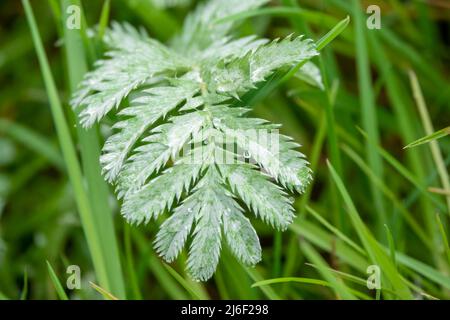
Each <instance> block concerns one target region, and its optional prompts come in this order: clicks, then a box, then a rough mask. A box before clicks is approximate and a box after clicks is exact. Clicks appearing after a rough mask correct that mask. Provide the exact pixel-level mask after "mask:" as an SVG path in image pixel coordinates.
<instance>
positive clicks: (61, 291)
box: [47, 261, 69, 300]
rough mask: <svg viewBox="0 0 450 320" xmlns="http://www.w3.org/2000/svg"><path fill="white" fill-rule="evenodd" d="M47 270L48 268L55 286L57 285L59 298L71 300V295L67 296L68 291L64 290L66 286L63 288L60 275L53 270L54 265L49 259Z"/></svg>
mask: <svg viewBox="0 0 450 320" xmlns="http://www.w3.org/2000/svg"><path fill="white" fill-rule="evenodd" d="M47 270H48V274H49V275H50V279H51V280H52V283H53V286H54V287H55V290H56V294H57V295H58V297H59V299H61V300H69V297H68V296H67V294H66V292H65V291H64V288H63V286H62V284H61V282H60V281H59V279H58V276H57V275H56V272H55V271H54V270H53V268H52V265H51V264H50V262H48V261H47Z"/></svg>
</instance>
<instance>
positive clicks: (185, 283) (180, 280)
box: [164, 264, 208, 300]
mask: <svg viewBox="0 0 450 320" xmlns="http://www.w3.org/2000/svg"><path fill="white" fill-rule="evenodd" d="M164 267H165V268H166V270H167V271H169V273H170V274H171V275H172V277H174V278H175V280H177V281H178V283H179V284H181V286H182V287H183V288H184V289H186V291H187V292H189V294H190V295H191V296H192V298H194V299H197V300H207V299H208V297H207V296H205V295H203V294H201V293H200V292H199V291H197V290H194V289H193V288H192V285H191V284H190V283H189V281H187V280H186V279H185V278H183V276H182V275H180V274H179V273H178V272H177V271H176V270H175V269H174V268H172V267H171V266H169V265H168V264H164Z"/></svg>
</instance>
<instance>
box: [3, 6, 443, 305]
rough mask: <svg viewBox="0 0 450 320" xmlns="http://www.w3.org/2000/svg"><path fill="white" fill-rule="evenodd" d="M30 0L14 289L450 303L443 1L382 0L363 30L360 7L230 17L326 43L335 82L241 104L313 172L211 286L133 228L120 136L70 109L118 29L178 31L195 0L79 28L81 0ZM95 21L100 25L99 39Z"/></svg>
mask: <svg viewBox="0 0 450 320" xmlns="http://www.w3.org/2000/svg"><path fill="white" fill-rule="evenodd" d="M23 3H24V5H25V6H22V5H21V3H20V2H18V1H16V2H12V3H9V4H1V5H0V9H1V10H0V16H1V21H2V26H1V28H0V39H1V41H0V70H1V73H0V81H1V89H0V90H1V91H0V298H5V299H18V298H22V299H49V298H59V299H66V298H70V299H73V298H99V299H100V298H105V299H116V298H129V299H161V298H168V299H189V298H192V299H210V298H214V299H216V298H220V299H230V298H237V299H258V298H266V299H355V298H358V299H411V298H417V299H436V298H437V299H448V298H450V248H449V241H448V235H449V231H450V228H449V222H450V182H449V180H450V177H449V170H448V168H449V163H450V142H449V140H448V136H447V135H448V134H449V129H448V126H449V125H450V124H449V120H448V119H449V118H450V108H449V107H450V105H449V101H450V100H449V98H450V83H449V81H448V78H449V68H448V66H449V62H450V57H449V52H450V51H449V35H448V29H449V21H448V15H445V12H446V10H447V13H448V10H449V8H444V7H440V5H442V6H445V4H444V3H443V2H442V4H440V3H438V2H436V4H435V5H427V4H426V3H425V2H422V1H411V2H409V3H408V4H404V3H403V2H401V1H399V0H386V1H371V3H370V4H373V3H376V4H379V5H380V6H381V9H382V19H383V20H382V29H381V30H369V29H367V28H366V27H365V23H366V17H367V15H366V13H365V8H366V6H367V3H366V2H364V1H358V0H353V1H345V0H326V1H309V0H305V1H294V0H282V1H272V2H271V3H270V4H269V5H268V6H266V7H265V8H263V9H258V10H254V11H249V12H246V13H245V14H241V15H238V16H230V17H227V18H226V19H228V21H230V20H236V19H240V20H242V21H244V23H243V25H242V26H241V27H240V29H239V32H240V33H242V34H259V35H262V36H266V37H269V38H276V37H280V36H285V35H287V34H290V33H292V32H294V33H300V34H306V35H307V36H309V37H311V38H313V39H314V40H316V41H318V47H319V49H321V55H320V57H318V58H316V60H315V62H316V63H317V64H318V65H319V66H320V68H321V70H322V73H323V78H324V86H325V89H324V90H319V89H317V88H313V87H311V86H308V85H306V84H304V83H302V82H300V81H299V80H298V79H295V78H293V77H291V76H292V74H293V72H294V71H295V70H292V71H291V72H290V73H288V74H284V75H276V76H275V77H273V79H272V80H271V81H270V82H269V83H268V84H267V85H265V86H263V87H261V88H259V89H258V90H256V91H255V92H253V93H252V94H251V95H249V96H248V97H246V100H245V101H243V103H247V104H251V105H252V106H253V107H254V113H255V114H256V115H258V116H260V117H263V118H266V119H268V120H271V121H274V122H278V123H282V124H283V128H282V130H283V132H285V133H286V134H288V135H290V136H293V137H294V138H295V140H297V141H299V142H301V143H302V145H303V152H304V153H305V154H306V155H307V156H308V159H309V161H310V162H311V167H312V168H313V170H314V182H313V184H312V185H311V186H310V187H309V189H308V190H307V192H306V193H305V194H304V195H301V196H299V197H298V199H296V202H295V207H296V210H297V218H296V220H295V222H294V223H293V224H292V225H291V226H290V228H289V230H288V231H287V232H284V233H280V232H273V231H272V230H271V229H270V228H269V227H267V226H266V225H264V224H263V223H260V222H258V221H256V219H254V220H253V219H252V222H253V223H254V225H255V227H256V229H257V231H258V234H259V235H260V238H261V242H262V243H261V244H262V247H263V261H262V262H261V263H260V264H259V265H258V266H257V267H256V268H254V269H247V268H244V267H242V266H241V265H240V264H239V263H238V262H237V261H236V260H235V259H234V258H233V257H232V255H231V254H230V252H228V249H227V248H226V247H224V249H223V251H224V252H223V254H222V257H221V261H220V264H219V267H218V270H217V273H216V274H215V276H214V278H213V279H212V280H210V281H209V282H207V283H197V282H193V281H192V280H190V279H189V277H188V276H187V275H186V274H185V271H184V264H185V261H186V255H185V254H183V255H182V257H181V258H180V259H178V260H177V261H176V262H175V263H173V264H171V265H167V264H165V263H164V262H162V260H160V259H159V258H158V257H157V255H156V254H155V252H154V251H153V249H152V239H153V238H154V235H155V233H156V230H157V228H158V226H157V225H156V223H150V224H149V225H147V226H139V227H135V226H129V225H127V224H126V223H125V221H124V220H123V219H122V218H121V217H120V216H119V215H118V214H117V212H118V207H119V205H120V203H117V202H116V201H115V200H114V197H113V195H112V192H111V190H110V189H109V188H108V186H107V185H106V183H104V181H103V179H102V177H101V175H100V168H99V164H98V161H97V159H98V155H99V153H100V151H99V150H100V149H99V148H100V146H101V145H102V143H103V141H104V137H105V136H106V135H107V134H108V128H106V127H104V126H101V127H98V128H94V129H91V130H90V131H85V130H83V129H81V128H80V126H78V125H77V123H76V121H75V119H76V117H75V115H74V114H73V112H72V110H70V108H69V106H68V104H67V102H68V99H69V97H70V94H71V92H72V91H73V90H74V89H75V88H76V85H77V83H78V82H79V80H80V79H81V78H82V76H83V74H84V73H85V72H86V71H87V70H89V69H90V68H91V67H92V63H93V62H94V61H95V59H96V58H97V57H100V56H101V55H102V52H103V47H102V44H101V42H100V41H99V39H100V38H101V34H102V33H103V32H104V29H105V27H106V26H107V23H108V21H111V20H119V21H128V22H130V23H132V24H134V25H143V26H144V27H146V28H147V30H148V31H149V33H150V35H151V36H153V37H155V38H157V39H159V40H161V41H168V40H169V39H170V38H171V37H172V36H173V35H174V34H175V33H176V32H177V30H179V29H180V27H181V24H182V21H183V19H184V17H185V15H186V13H187V12H188V11H189V9H190V8H191V7H193V6H194V5H195V4H194V3H192V4H191V5H190V6H188V7H177V8H170V9H161V8H157V7H155V6H154V5H153V4H152V2H151V1H150V0H148V1H134V0H120V1H119V0H117V1H103V0H98V1H84V2H83V5H84V11H83V13H84V17H83V28H82V29H81V30H67V28H64V25H63V22H64V21H65V19H66V14H67V13H66V11H65V10H63V8H66V7H67V6H68V5H70V4H79V1H78V0H62V1H57V0H49V1H33V0H31V1H29V2H28V1H24V2H23ZM24 8H25V9H26V10H24ZM33 13H34V14H33ZM347 16H348V17H349V18H347V19H346V17H347ZM349 20H350V21H349ZM223 22H224V21H217V22H216V23H223ZM96 24H99V33H100V35H98V34H97V35H95V36H94V37H88V36H87V33H88V28H89V27H91V26H94V25H96ZM333 28H334V29H333ZM332 29H333V31H332V32H331V33H329V32H330V30H332ZM30 31H31V32H30ZM327 33H328V34H327ZM36 52H37V55H36ZM298 67H300V66H297V68H298ZM440 129H442V130H440ZM425 136H427V137H426V138H424V139H420V138H422V137H425ZM438 138H439V139H438ZM418 139H419V140H418ZM416 140H417V141H416ZM413 142H414V143H413ZM410 143H412V144H410ZM408 144H410V145H409V146H408V148H404V147H405V146H407V145H408ZM69 265H78V266H80V268H81V275H82V280H83V283H82V289H81V290H68V289H67V288H66V285H65V284H66V283H65V282H66V279H67V276H68V275H67V274H66V267H67V266H69ZM369 265H378V266H379V267H380V269H381V274H382V279H381V289H380V290H368V289H367V287H366V279H367V276H368V274H367V273H366V270H367V267H368V266H369Z"/></svg>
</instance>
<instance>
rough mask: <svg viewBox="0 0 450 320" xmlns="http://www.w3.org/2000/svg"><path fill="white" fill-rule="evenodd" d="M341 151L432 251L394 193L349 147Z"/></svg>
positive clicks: (422, 231) (420, 228) (431, 245)
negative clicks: (391, 203) (373, 184)
mask: <svg viewBox="0 0 450 320" xmlns="http://www.w3.org/2000/svg"><path fill="white" fill-rule="evenodd" d="M342 149H343V150H344V152H345V153H346V154H347V155H348V156H349V157H350V158H351V159H352V160H353V161H354V162H355V163H356V165H358V167H359V168H360V169H361V170H363V171H364V173H365V174H366V175H367V176H368V177H369V179H370V180H371V181H373V182H374V183H375V185H376V186H377V187H378V188H380V190H381V191H382V192H383V194H384V195H385V196H386V197H387V198H388V199H390V200H391V201H392V202H393V204H394V206H395V208H396V209H397V210H399V211H400V213H401V214H402V215H403V217H404V218H405V220H406V222H407V223H408V224H409V225H410V227H411V229H412V230H413V231H414V232H415V233H416V235H417V236H418V237H419V239H421V240H422V242H423V243H424V244H425V245H427V246H428V248H430V250H432V248H433V243H432V242H431V241H430V239H429V238H428V237H427V235H426V233H425V231H424V230H423V229H422V227H421V226H420V224H418V223H417V221H416V220H415V219H414V217H413V216H411V213H410V212H408V210H406V209H405V207H404V206H403V205H402V203H401V201H400V200H399V199H398V198H397V196H396V195H395V193H394V192H392V191H391V190H390V189H389V188H388V187H387V186H386V185H385V184H384V183H383V182H382V181H381V180H380V179H379V177H378V176H377V175H376V174H375V173H374V172H373V171H372V170H371V169H370V168H369V166H368V165H367V164H366V163H365V162H364V160H363V159H362V158H361V157H360V156H358V154H357V153H356V152H355V151H353V150H352V149H351V148H350V147H348V146H346V145H344V146H343V147H342Z"/></svg>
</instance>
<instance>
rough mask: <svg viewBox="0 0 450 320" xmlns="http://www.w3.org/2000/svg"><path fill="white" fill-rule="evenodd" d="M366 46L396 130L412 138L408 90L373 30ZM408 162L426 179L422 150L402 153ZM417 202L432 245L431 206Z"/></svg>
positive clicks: (434, 232)
mask: <svg viewBox="0 0 450 320" xmlns="http://www.w3.org/2000/svg"><path fill="white" fill-rule="evenodd" d="M368 38H369V40H370V41H369V42H370V46H371V49H372V52H373V58H374V60H375V63H376V65H377V66H378V70H379V72H380V74H381V75H382V76H383V77H384V78H385V79H386V90H387V96H388V98H389V101H390V102H391V104H392V107H393V109H394V112H395V115H396V118H397V121H398V125H399V133H400V135H401V137H402V140H403V141H404V142H405V141H412V140H413V139H414V136H415V124H416V123H417V121H416V119H415V118H412V117H411V115H412V112H411V108H412V102H411V101H410V98H409V97H408V94H407V92H406V90H405V88H404V86H403V85H402V83H401V82H400V79H399V78H398V77H397V75H396V73H395V69H393V67H392V65H391V63H390V62H389V59H388V57H387V55H386V53H385V50H384V48H383V47H382V45H381V44H380V43H379V41H378V38H377V36H376V34H374V33H372V32H370V33H368ZM406 156H407V159H408V162H409V164H410V166H411V168H412V172H414V174H415V175H416V176H417V178H418V180H419V181H421V182H422V183H426V177H427V173H428V172H430V171H431V168H429V166H428V165H427V162H426V161H423V160H424V159H423V158H422V154H420V153H418V152H417V151H416V150H411V151H410V152H408V153H407V154H406ZM420 206H421V209H422V211H423V219H424V224H425V226H426V229H427V233H428V238H430V239H432V241H433V242H434V245H437V243H438V241H439V239H438V237H437V233H438V230H437V225H436V221H435V219H434V210H433V207H432V205H431V203H430V202H429V201H428V199H426V198H421V199H420ZM432 254H433V259H434V260H435V262H436V263H437V264H438V265H441V262H442V261H441V257H440V255H436V254H435V251H434V250H433V251H432Z"/></svg>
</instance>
